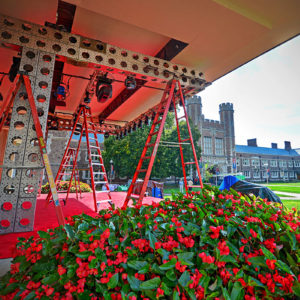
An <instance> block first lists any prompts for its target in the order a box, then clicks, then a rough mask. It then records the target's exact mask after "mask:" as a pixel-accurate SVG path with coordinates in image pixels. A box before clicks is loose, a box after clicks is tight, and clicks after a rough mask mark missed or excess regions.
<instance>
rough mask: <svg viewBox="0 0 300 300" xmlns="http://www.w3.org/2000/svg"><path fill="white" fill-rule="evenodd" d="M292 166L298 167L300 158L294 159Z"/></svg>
mask: <svg viewBox="0 0 300 300" xmlns="http://www.w3.org/2000/svg"><path fill="white" fill-rule="evenodd" d="M294 166H295V167H298V168H299V167H300V160H295V161H294Z"/></svg>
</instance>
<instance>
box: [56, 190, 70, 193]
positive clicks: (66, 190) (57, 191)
mask: <svg viewBox="0 0 300 300" xmlns="http://www.w3.org/2000/svg"><path fill="white" fill-rule="evenodd" d="M67 192H68V190H65V191H57V193H67Z"/></svg>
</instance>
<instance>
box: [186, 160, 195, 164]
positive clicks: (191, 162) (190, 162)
mask: <svg viewBox="0 0 300 300" xmlns="http://www.w3.org/2000/svg"><path fill="white" fill-rule="evenodd" d="M194 163H195V162H194V161H189V162H186V163H184V164H185V165H192V164H194Z"/></svg>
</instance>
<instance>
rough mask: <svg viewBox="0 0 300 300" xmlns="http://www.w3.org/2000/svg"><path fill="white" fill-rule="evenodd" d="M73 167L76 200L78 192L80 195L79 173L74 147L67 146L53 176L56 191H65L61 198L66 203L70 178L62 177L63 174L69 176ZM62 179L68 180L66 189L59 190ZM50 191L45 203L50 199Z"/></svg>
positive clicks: (70, 184)
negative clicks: (63, 196)
mask: <svg viewBox="0 0 300 300" xmlns="http://www.w3.org/2000/svg"><path fill="white" fill-rule="evenodd" d="M74 168H75V172H74V184H75V189H76V198H77V200H78V193H80V196H81V189H80V180H79V173H78V167H77V163H76V149H74V148H68V149H67V152H66V155H64V156H63V159H62V161H61V164H60V166H59V169H58V172H57V174H56V177H55V184H56V188H57V193H59V194H60V193H67V195H66V196H65V198H64V199H62V200H63V202H64V204H65V205H66V203H67V200H68V198H69V193H70V189H71V186H72V181H71V180H66V179H64V176H71V175H72V173H73V169H74ZM62 181H69V185H68V189H67V190H59V189H58V187H59V185H60V184H61V182H62ZM51 196H52V194H51V191H50V192H49V193H48V196H47V198H46V201H47V203H48V202H49V201H50V200H51Z"/></svg>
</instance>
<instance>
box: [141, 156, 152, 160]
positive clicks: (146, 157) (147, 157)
mask: <svg viewBox="0 0 300 300" xmlns="http://www.w3.org/2000/svg"><path fill="white" fill-rule="evenodd" d="M150 158H151V156H144V157H142V159H143V160H144V159H150Z"/></svg>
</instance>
